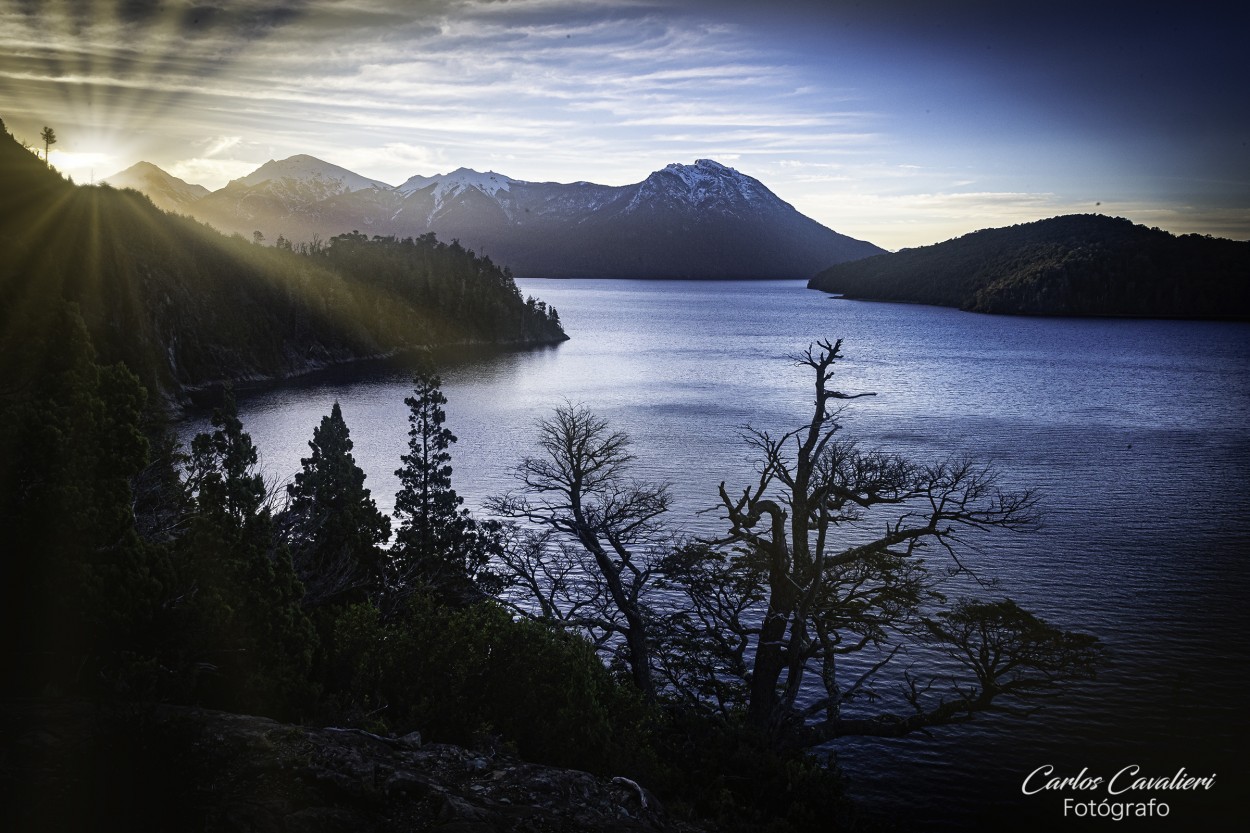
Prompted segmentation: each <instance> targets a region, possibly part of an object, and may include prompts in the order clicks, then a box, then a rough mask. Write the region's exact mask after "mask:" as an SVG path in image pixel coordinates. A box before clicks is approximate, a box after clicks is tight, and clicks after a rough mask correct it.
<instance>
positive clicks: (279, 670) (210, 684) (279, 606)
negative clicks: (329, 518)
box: [176, 392, 316, 717]
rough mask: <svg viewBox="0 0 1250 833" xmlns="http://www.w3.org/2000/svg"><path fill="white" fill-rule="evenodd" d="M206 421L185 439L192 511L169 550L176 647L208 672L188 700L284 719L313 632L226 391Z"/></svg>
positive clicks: (303, 684) (298, 689)
mask: <svg viewBox="0 0 1250 833" xmlns="http://www.w3.org/2000/svg"><path fill="white" fill-rule="evenodd" d="M212 424H213V429H214V430H213V431H212V432H205V433H202V434H200V435H198V436H197V437H195V439H194V440H193V441H192V443H191V458H190V464H189V468H188V477H187V485H188V488H189V490H190V491H191V493H192V495H193V498H194V502H193V505H194V509H193V512H192V516H191V518H190V519H189V523H188V528H187V532H186V534H184V535H183V536H182V538H181V539H180V540H179V541H178V547H177V553H176V567H177V569H178V570H179V578H180V580H181V582H182V588H181V589H182V593H181V595H180V598H181V599H185V600H186V601H185V603H184V604H183V605H182V608H183V609H182V614H183V617H184V622H183V623H184V626H185V628H186V632H185V636H184V649H185V650H186V651H187V655H188V657H189V658H190V661H191V665H192V667H194V668H196V669H199V670H202V671H206V672H207V673H206V674H204V675H203V679H200V680H197V681H196V690H197V692H198V694H197V695H196V696H197V697H198V698H199V699H203V700H207V701H208V702H209V703H211V704H212V705H217V706H222V707H226V708H235V709H241V710H248V711H258V712H262V713H265V714H270V715H273V716H277V717H285V716H291V715H292V714H293V713H294V712H295V711H296V710H297V708H298V706H299V704H300V701H301V700H302V699H303V698H304V697H306V696H307V688H308V675H309V671H310V668H311V664H312V657H313V653H314V650H315V647H316V634H315V632H314V630H313V627H312V623H311V622H310V620H309V619H308V617H307V616H306V615H305V614H304V612H303V610H302V608H301V606H300V599H301V597H302V596H303V587H302V586H301V585H300V583H299V580H298V579H297V578H296V576H295V571H294V569H293V568H292V566H291V557H290V553H289V552H288V550H287V548H286V546H285V545H284V544H283V543H282V542H281V541H280V540H279V538H278V536H277V534H276V529H275V525H274V522H273V517H272V514H271V512H270V509H269V506H268V504H267V501H266V497H267V490H266V488H265V482H264V479H263V477H262V476H261V475H260V474H259V473H258V472H257V471H256V470H255V466H256V461H257V454H256V447H255V446H254V445H253V444H252V439H251V437H250V436H249V435H248V434H247V433H245V432H244V431H243V424H242V422H241V421H240V420H239V416H238V410H237V408H236V406H235V402H234V397H233V395H231V394H230V393H229V392H227V394H226V399H225V403H224V405H223V407H222V408H221V409H219V410H218V411H217V412H216V413H215V414H214V415H213V422H212Z"/></svg>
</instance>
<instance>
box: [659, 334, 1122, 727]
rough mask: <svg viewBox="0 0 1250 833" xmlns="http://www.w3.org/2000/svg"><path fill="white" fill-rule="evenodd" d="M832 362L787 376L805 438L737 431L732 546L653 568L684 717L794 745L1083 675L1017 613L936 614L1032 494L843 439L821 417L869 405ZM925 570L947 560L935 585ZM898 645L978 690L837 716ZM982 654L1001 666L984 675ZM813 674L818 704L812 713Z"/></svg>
mask: <svg viewBox="0 0 1250 833" xmlns="http://www.w3.org/2000/svg"><path fill="white" fill-rule="evenodd" d="M840 348H841V341H838V342H834V343H830V342H828V341H822V342H818V343H817V344H815V345H812V346H811V347H809V348H808V350H807V351H806V352H805V353H804V354H803V355H801V356H800V357H798V359H797V364H798V365H800V366H802V367H806V368H809V369H810V370H811V371H812V373H813V376H814V385H815V402H814V410H813V412H812V416H811V419H810V420H809V422H808V423H807V425H805V426H802V427H801V428H797V429H794V430H792V431H788V432H786V433H784V434H782V435H780V436H774V435H772V434H770V433H768V432H767V431H762V430H757V429H751V428H748V429H747V430H746V433H745V435H744V438H745V440H746V443H747V445H748V446H749V447H750V448H752V449H753V450H754V451H755V452H756V454H757V455H758V458H759V467H758V471H759V476H758V478H757V479H756V481H755V482H754V483H753V484H752V485H751V486H749V487H747V488H744V489H742V490H741V492H738V493H731V491H730V490H729V489H728V488H727V487H726V485H725V484H724V483H722V484H721V486H720V490H719V495H720V508H721V510H722V511H723V513H724V518H725V520H726V522H727V524H728V533H727V535H726V536H725V537H724V538H723V539H722V540H720V541H718V542H713V543H712V544H711V545H708V546H705V547H703V548H702V549H699V550H687V551H686V553H685V555H684V556H681V557H679V556H673V557H670V558H669V559H668V560H666V561H665V563H664V571H663V572H664V576H663V578H664V582H665V584H666V586H668V587H670V588H675V589H678V590H680V591H681V592H683V593H684V594H685V596H686V597H687V600H688V601H687V604H686V610H685V612H684V613H683V615H682V616H681V617H675V618H674V619H673V620H672V621H671V623H670V624H672V625H673V627H672V628H671V629H670V631H669V636H670V639H671V644H672V647H673V653H675V654H676V655H677V657H678V658H679V659H677V660H675V661H674V660H671V659H670V658H668V657H667V656H666V661H664V662H661V664H660V667H661V669H662V670H663V672H664V679H665V682H666V683H667V684H668V685H669V686H670V687H671V688H672V689H673V690H674V691H675V692H676V693H677V694H678V695H679V696H683V697H684V699H687V700H688V701H700V702H702V703H704V704H705V705H706V704H708V703H714V704H715V707H716V708H720V709H724V708H726V707H727V706H729V705H735V706H737V707H738V708H745V712H746V715H747V720H748V721H749V722H750V723H752V724H754V725H756V726H758V727H760V728H762V729H764V730H766V731H769V732H771V733H773V735H774V736H775V737H778V738H784V739H786V742H797V743H801V744H804V745H806V744H811V743H819V742H823V741H825V740H829V739H831V738H834V737H837V736H841V735H847V734H876V735H886V734H889V735H902V734H906V733H908V732H911V731H916V730H918V729H921V728H925V727H927V726H933V725H937V724H940V723H949V722H956V721H958V720H962V719H967V718H968V717H969V716H971V714H972V713H973V712H976V711H982V710H985V709H988V708H990V707H991V706H992V705H995V704H996V703H997V702H998V700H999V698H1001V697H1004V696H1006V697H1017V698H1021V697H1027V696H1030V695H1033V694H1038V693H1041V692H1043V691H1053V690H1054V689H1055V688H1056V687H1058V686H1060V685H1061V684H1062V683H1063V682H1064V681H1068V680H1071V679H1075V678H1078V677H1080V676H1083V675H1087V674H1089V673H1092V668H1093V666H1094V664H1095V662H1096V661H1097V654H1098V646H1097V644H1096V640H1093V639H1092V637H1084V636H1081V635H1077V634H1068V633H1065V632H1063V631H1059V630H1058V629H1055V628H1051V627H1050V626H1049V625H1046V624H1045V623H1044V622H1041V621H1040V620H1038V619H1036V618H1035V617H1032V616H1031V615H1030V614H1028V613H1027V612H1025V611H1021V610H1019V608H1016V607H1014V605H1011V606H1008V607H1004V606H1002V603H999V604H995V603H976V602H965V603H962V604H961V605H959V606H957V607H956V608H955V609H954V610H953V611H946V612H943V613H939V614H937V615H936V616H934V615H932V611H933V610H941V609H942V607H941V606H942V604H943V602H944V600H943V597H942V596H941V595H940V594H939V593H938V592H937V584H938V582H939V580H940V579H942V578H944V577H945V576H949V575H952V574H955V573H961V572H962V573H968V572H970V571H969V570H968V568H967V565H966V564H965V563H964V561H963V560H962V558H961V554H960V552H961V550H960V545H961V544H962V543H964V536H965V535H966V534H968V533H978V532H988V531H992V530H1026V529H1029V528H1031V527H1033V526H1034V525H1035V524H1036V521H1037V515H1036V504H1037V499H1036V495H1035V494H1034V493H1033V492H1031V491H1020V492H1007V491H1004V490H1002V489H1000V488H999V487H998V485H997V476H996V473H995V472H994V470H993V469H992V468H989V467H985V466H978V465H976V464H974V463H973V462H971V461H969V460H963V459H960V460H950V461H946V462H942V463H938V464H935V465H919V464H916V463H914V462H911V461H909V460H907V459H905V458H903V457H901V456H899V455H895V454H888V453H885V452H880V451H866V450H863V449H860V448H859V447H858V446H857V445H856V444H855V443H854V442H850V441H845V440H842V439H840V438H838V437H837V436H836V435H837V433H838V431H839V430H840V427H841V426H840V425H839V423H838V421H837V416H838V413H839V411H837V410H834V409H832V407H831V406H832V405H833V404H834V403H835V402H837V401H842V400H849V399H854V398H857V396H866V395H871V394H846V393H841V392H838V391H835V390H833V389H832V387H831V382H832V378H833V368H834V365H835V363H836V361H837V360H838V359H840V358H841V353H840ZM931 553H938V554H940V555H942V556H943V557H944V558H943V561H944V566H945V569H944V570H943V571H942V572H941V573H939V574H935V573H934V572H932V571H931V569H930V565H929V560H928V559H927V556H929V555H930V554H931ZM908 644H911V645H923V646H928V647H929V648H930V649H932V650H936V651H938V652H939V653H941V654H944V655H945V657H946V658H947V659H948V660H949V661H950V662H952V663H959V664H961V665H962V666H963V667H964V669H965V670H966V671H969V672H971V676H972V680H971V681H970V682H959V681H955V680H949V681H948V687H943V688H942V689H941V690H940V691H939V690H938V689H937V680H936V679H926V678H924V677H916V676H913V675H912V674H911V673H908V674H907V675H906V676H905V688H906V691H905V692H904V699H905V701H906V702H907V703H908V704H909V707H910V712H909V713H907V714H905V715H902V716H899V715H893V714H887V715H879V716H875V717H872V718H868V719H858V718H856V719H851V718H848V717H846V716H844V714H843V712H842V709H843V707H844V706H845V705H846V704H848V703H850V702H852V701H854V700H855V699H857V698H861V697H864V696H865V695H871V696H875V691H874V690H873V681H874V680H875V679H876V678H877V677H878V675H879V674H880V672H881V671H882V669H883V668H885V667H886V666H887V664H889V663H890V662H891V661H892V660H894V659H895V657H897V656H899V655H900V654H901V653H902V652H903V651H904V649H905V646H906V645H908ZM986 645H992V649H990V653H991V654H992V655H993V656H994V657H996V658H997V659H995V660H993V661H988V660H984V659H983V657H982V648H984V647H985V646H986ZM860 652H875V653H872V654H871V655H872V656H873V659H871V660H868V661H867V662H865V661H864V660H863V658H862V657H861V658H860V661H858V662H856V663H854V664H853V665H854V666H855V668H856V670H855V672H854V674H853V675H852V676H851V678H849V679H844V676H845V669H844V668H843V666H844V665H846V663H845V662H844V660H845V658H847V657H848V656H849V655H852V654H859V653H860ZM666 653H667V652H666ZM869 655H870V653H864V654H863V657H868V656H869ZM812 674H816V675H818V680H819V682H820V685H821V687H823V690H824V695H823V696H821V697H818V698H815V701H814V702H812V698H811V694H810V686H808V687H805V685H804V683H805V681H806V680H807V679H808V677H809V675H812ZM805 692H806V693H805Z"/></svg>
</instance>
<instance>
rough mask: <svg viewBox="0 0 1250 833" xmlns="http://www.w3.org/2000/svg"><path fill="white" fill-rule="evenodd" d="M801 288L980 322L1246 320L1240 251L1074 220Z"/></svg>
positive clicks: (976, 235) (1249, 269)
mask: <svg viewBox="0 0 1250 833" xmlns="http://www.w3.org/2000/svg"><path fill="white" fill-rule="evenodd" d="M808 286H809V287H810V288H812V289H820V290H824V291H826V292H835V293H841V294H843V295H845V296H846V297H848V298H861V299H867V300H878V301H903V302H908V303H919V304H935V305H938V306H950V307H960V308H961V309H966V310H972V311H976V312H989V313H1006V314H1019V315H1100V316H1103V315H1105V316H1133V317H1145V318H1247V317H1250V242H1238V241H1233V240H1223V239H1218V238H1213V237H1207V236H1200V235H1196V234H1188V235H1183V236H1181V237H1177V236H1174V235H1172V234H1169V233H1168V232H1166V231H1161V230H1160V229H1157V228H1146V227H1145V226H1140V225H1135V224H1133V223H1131V222H1130V221H1128V220H1125V219H1123V218H1119V217H1117V218H1112V217H1106V216H1103V215H1098V214H1075V215H1067V216H1062V217H1052V218H1051V219H1048V220H1039V221H1037V222H1034V223H1025V224H1022V225H1015V226H1010V227H1008V228H997V229H985V230H982V231H977V232H973V233H972V234H967V235H964V236H963V237H958V238H955V239H953V240H948V241H946V242H944V243H938V244H936V245H933V246H924V247H920V248H916V249H904V250H902V251H900V252H895V253H893V254H883V255H878V256H876V257H871V258H867V259H865V260H860V261H856V262H855V263H843V264H839V265H836V266H832V267H830V268H829V269H827V270H825V271H823V272H821V273H820V274H819V275H817V276H816V277H814V278H812V280H811V281H810V282H809V283H808Z"/></svg>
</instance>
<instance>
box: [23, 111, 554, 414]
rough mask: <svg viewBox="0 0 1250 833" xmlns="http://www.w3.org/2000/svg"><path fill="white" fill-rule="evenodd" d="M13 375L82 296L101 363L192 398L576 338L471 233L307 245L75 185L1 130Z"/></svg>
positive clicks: (124, 193)
mask: <svg viewBox="0 0 1250 833" xmlns="http://www.w3.org/2000/svg"><path fill="white" fill-rule="evenodd" d="M0 181H3V182H4V188H3V189H2V190H0V346H2V347H3V353H2V355H3V357H4V361H3V362H2V363H0V365H2V366H0V379H10V380H11V379H13V378H15V377H16V376H20V375H22V373H21V371H22V368H20V367H11V366H9V365H11V364H13V363H15V362H24V361H26V358H27V357H25V356H24V355H23V350H22V349H20V348H21V346H22V345H24V344H29V343H31V342H32V341H36V340H37V339H38V335H39V328H40V327H42V326H43V323H44V322H45V321H46V319H47V317H48V315H50V314H52V313H51V311H52V310H54V309H55V308H57V307H58V306H60V305H61V304H63V303H64V302H71V303H73V304H75V305H77V307H78V309H79V310H80V312H81V315H82V317H83V319H84V320H85V322H86V324H87V327H88V330H89V332H90V336H91V339H92V341H93V343H94V344H95V347H96V350H97V351H98V352H99V354H100V357H101V359H102V361H103V362H105V363H111V362H115V361H123V362H125V363H126V365H127V366H128V367H130V369H131V370H133V371H134V372H135V373H137V374H138V375H139V376H140V378H141V379H142V380H143V382H144V383H145V384H146V385H147V386H148V387H149V388H150V389H154V390H160V391H164V392H166V393H169V394H174V395H178V394H180V393H181V392H183V391H185V390H186V389H187V388H189V387H194V386H198V385H204V384H207V383H210V382H215V381H219V380H226V379H235V380H238V379H249V378H258V377H267V378H275V377H285V376H290V375H294V374H298V373H302V372H306V371H308V370H312V369H316V368H318V367H321V366H324V365H328V364H334V363H339V362H345V361H350V360H353V359H358V358H363V357H368V356H376V355H384V354H389V353H394V352H396V351H400V350H405V349H411V348H420V347H427V346H433V345H443V344H449V343H459V342H474V343H482V342H488V343H508V344H526V343H540V342H553V341H559V340H562V339H563V338H564V334H563V332H562V331H561V329H560V326H559V324H558V321H557V320H555V318H554V316H552V315H551V314H550V313H549V311H548V310H546V309H545V307H544V306H540V305H535V304H528V305H527V304H526V302H525V299H523V298H522V297H521V295H520V293H519V291H518V290H517V288H516V286H515V284H514V283H513V282H512V279H511V277H510V276H509V275H508V274H507V273H506V272H504V271H502V270H501V269H499V268H497V267H495V266H494V265H493V264H492V263H490V261H489V260H486V259H482V258H477V257H476V256H474V255H473V254H472V253H471V252H467V251H465V250H464V249H463V248H461V247H459V246H447V245H444V244H440V243H438V242H436V241H435V240H433V238H427V239H422V240H415V241H413V240H408V241H394V240H366V239H364V238H363V237H361V236H358V235H357V236H350V237H345V238H340V239H336V240H331V241H330V243H329V244H328V245H326V246H318V247H316V248H313V249H305V251H304V252H303V253H300V252H296V251H292V250H290V248H285V249H282V248H276V247H267V246H263V245H257V244H256V243H253V242H251V241H249V240H245V239H243V238H242V237H238V236H235V237H223V236H222V235H220V234H218V233H217V232H215V231H213V230H212V229H211V228H209V227H207V226H204V225H202V224H200V223H198V222H196V221H194V220H191V219H188V218H185V217H179V216H175V215H171V214H166V213H164V212H162V211H160V210H158V209H157V208H155V207H154V206H153V205H152V203H151V202H150V201H149V200H148V199H147V198H146V197H144V196H143V195H141V194H139V193H137V192H135V191H128V190H127V191H118V190H115V189H113V188H110V187H108V186H99V187H85V186H74V185H73V184H71V183H69V182H66V181H64V180H63V179H62V178H61V177H59V176H58V175H56V174H55V173H54V172H52V171H49V170H48V169H47V168H46V167H45V166H44V165H43V163H42V162H40V161H39V160H38V159H36V158H35V157H34V156H33V155H31V154H30V153H29V152H28V151H26V150H25V149H23V148H22V147H20V146H19V145H18V144H17V143H16V142H15V141H14V140H13V138H12V137H11V136H9V135H8V134H7V132H0Z"/></svg>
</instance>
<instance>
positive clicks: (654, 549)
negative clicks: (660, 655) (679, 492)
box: [488, 404, 669, 698]
mask: <svg viewBox="0 0 1250 833" xmlns="http://www.w3.org/2000/svg"><path fill="white" fill-rule="evenodd" d="M538 446H539V448H540V449H541V450H542V454H541V455H539V456H535V457H527V458H525V459H524V460H523V461H522V462H521V463H520V464H519V465H518V466H517V467H516V470H515V472H514V475H515V477H516V479H517V480H518V481H519V483H520V486H519V488H518V489H516V490H513V491H512V492H509V493H507V494H505V495H502V496H499V497H495V498H492V499H491V500H490V501H489V502H488V509H489V511H491V512H493V513H495V514H496V515H499V516H502V517H504V518H510V519H513V520H518V521H525V522H528V523H530V524H534V525H537V526H538V527H540V528H542V529H546V530H548V531H549V532H550V533H552V536H553V537H548V538H545V539H534V538H530V539H528V540H525V541H524V546H523V547H522V548H521V549H514V550H512V552H511V554H510V555H509V556H508V557H507V558H506V559H505V563H506V564H507V565H508V566H509V567H510V568H511V569H512V572H513V578H514V581H515V584H514V587H515V588H520V589H528V590H529V591H530V594H531V595H532V597H533V601H534V602H535V603H536V604H537V606H538V609H539V610H541V611H542V614H543V615H545V616H547V617H549V618H552V619H555V620H557V621H562V622H564V623H565V624H567V625H571V626H576V627H580V628H581V629H583V630H584V631H585V632H586V633H587V634H588V635H589V636H590V637H591V638H592V639H593V640H594V641H595V642H596V644H598V645H600V646H601V647H605V646H612V645H614V644H619V647H620V650H619V651H618V654H617V655H618V657H619V658H621V659H623V660H624V661H625V662H626V664H627V665H628V667H629V669H630V674H631V677H632V679H633V681H634V684H635V685H636V686H637V688H638V690H639V691H640V692H642V694H643V695H644V696H645V697H648V698H654V697H655V694H656V689H655V683H654V680H653V669H652V646H653V636H652V633H651V629H652V615H651V612H650V610H649V609H648V605H647V593H648V590H649V589H650V585H651V578H652V572H653V565H654V562H655V560H656V559H657V557H658V555H657V553H658V552H659V550H660V548H661V547H662V541H663V540H664V530H663V527H662V524H661V522H660V518H661V516H662V515H663V514H664V513H665V512H666V511H667V510H668V505H669V493H668V487H667V486H666V485H658V486H657V485H653V484H647V483H641V482H637V481H635V480H633V479H631V478H630V476H629V468H630V464H631V463H632V462H633V460H634V456H633V454H632V453H631V452H630V450H629V449H630V439H629V437H627V436H626V435H625V434H624V433H622V432H619V431H613V430H612V429H611V428H610V427H609V426H608V423H607V422H606V421H605V420H603V419H601V418H599V417H597V416H595V414H593V413H592V412H591V411H590V410H589V409H587V408H586V407H585V406H582V405H571V404H566V405H563V406H561V407H559V408H557V409H556V412H555V414H554V415H553V416H551V417H550V418H548V419H546V420H544V421H543V422H542V423H541V424H540V425H539V436H538ZM553 544H554V545H555V546H553ZM614 640H615V642H614Z"/></svg>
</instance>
